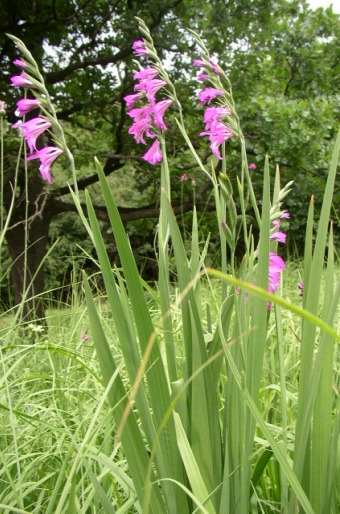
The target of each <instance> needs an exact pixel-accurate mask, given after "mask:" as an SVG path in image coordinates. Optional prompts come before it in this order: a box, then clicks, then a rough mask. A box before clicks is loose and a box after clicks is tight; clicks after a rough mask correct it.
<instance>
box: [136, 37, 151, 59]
mask: <svg viewBox="0 0 340 514" xmlns="http://www.w3.org/2000/svg"><path fill="white" fill-rule="evenodd" d="M132 49H133V50H134V52H135V55H137V57H141V56H142V55H147V54H148V51H147V49H146V46H145V43H144V41H143V40H142V39H137V40H136V41H134V43H133V45H132Z"/></svg>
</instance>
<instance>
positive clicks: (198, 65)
mask: <svg viewBox="0 0 340 514" xmlns="http://www.w3.org/2000/svg"><path fill="white" fill-rule="evenodd" d="M193 64H194V66H195V67H196V68H205V66H206V64H205V62H204V61H202V60H201V59H194V62H193Z"/></svg>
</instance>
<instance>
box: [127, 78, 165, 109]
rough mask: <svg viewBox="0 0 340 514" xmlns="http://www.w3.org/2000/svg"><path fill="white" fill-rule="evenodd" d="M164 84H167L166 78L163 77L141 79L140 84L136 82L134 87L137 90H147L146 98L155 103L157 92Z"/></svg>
mask: <svg viewBox="0 0 340 514" xmlns="http://www.w3.org/2000/svg"><path fill="white" fill-rule="evenodd" d="M163 86H166V82H165V80H161V79H145V80H141V81H140V83H139V84H136V85H135V87H134V89H135V91H136V90H137V91H145V92H146V98H147V100H148V102H150V103H151V104H153V103H155V101H156V100H155V94H156V93H157V91H159V90H160V89H161V88H162V87H163Z"/></svg>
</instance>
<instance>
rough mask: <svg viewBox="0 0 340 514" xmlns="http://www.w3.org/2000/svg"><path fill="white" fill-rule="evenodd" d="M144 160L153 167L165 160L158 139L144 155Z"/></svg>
mask: <svg viewBox="0 0 340 514" xmlns="http://www.w3.org/2000/svg"><path fill="white" fill-rule="evenodd" d="M142 159H144V161H147V162H149V163H150V164H152V165H153V166H154V165H155V164H157V163H158V162H161V160H162V159H163V155H162V150H161V147H160V144H159V141H158V139H156V141H155V142H154V143H153V144H152V146H151V147H150V148H149V150H148V151H147V152H146V153H145V154H144V155H143V157H142Z"/></svg>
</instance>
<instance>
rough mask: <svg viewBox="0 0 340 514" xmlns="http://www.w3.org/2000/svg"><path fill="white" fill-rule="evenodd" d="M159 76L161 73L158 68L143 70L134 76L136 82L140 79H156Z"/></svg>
mask: <svg viewBox="0 0 340 514" xmlns="http://www.w3.org/2000/svg"><path fill="white" fill-rule="evenodd" d="M158 74H159V71H158V70H157V69H156V68H153V67H150V68H142V69H141V70H139V71H138V72H137V73H135V74H134V76H133V78H134V79H135V80H137V79H140V80H144V79H154V78H155V77H157V75H158Z"/></svg>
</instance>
